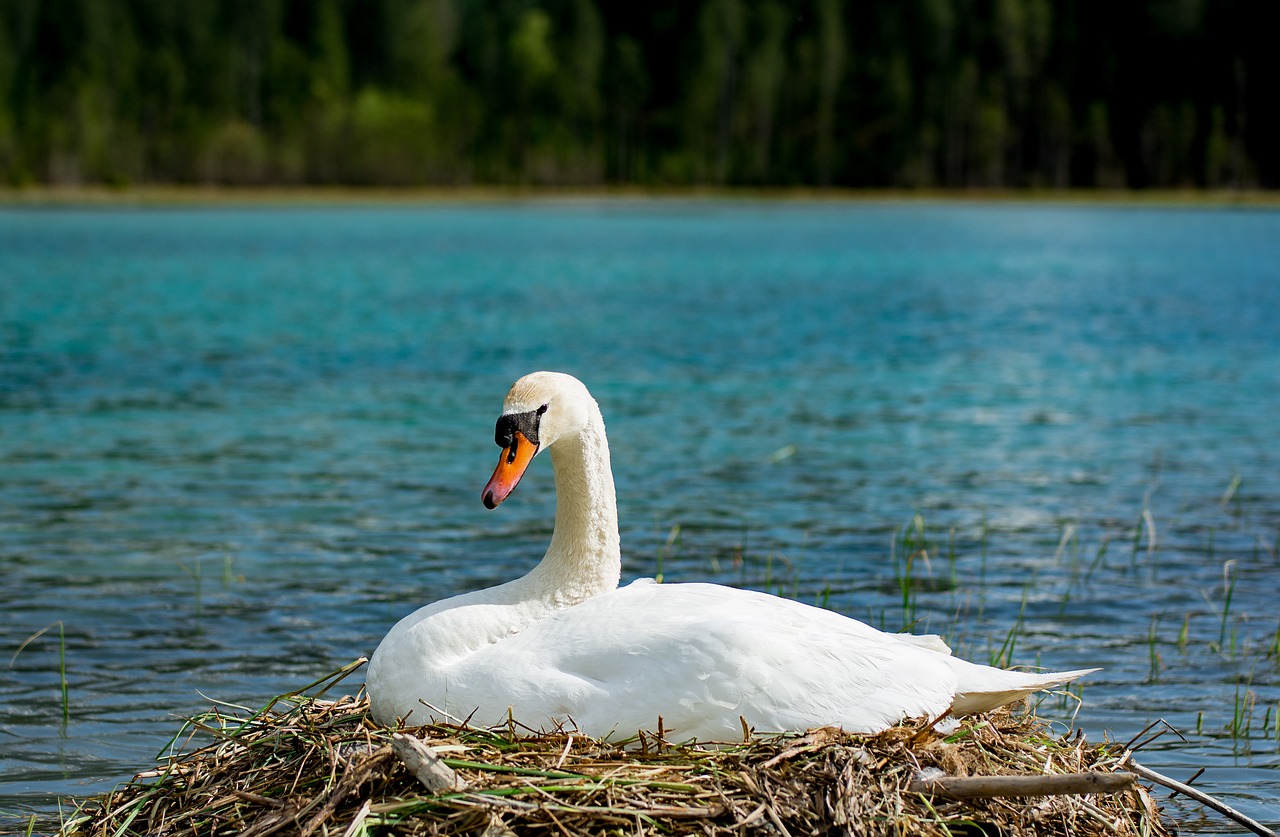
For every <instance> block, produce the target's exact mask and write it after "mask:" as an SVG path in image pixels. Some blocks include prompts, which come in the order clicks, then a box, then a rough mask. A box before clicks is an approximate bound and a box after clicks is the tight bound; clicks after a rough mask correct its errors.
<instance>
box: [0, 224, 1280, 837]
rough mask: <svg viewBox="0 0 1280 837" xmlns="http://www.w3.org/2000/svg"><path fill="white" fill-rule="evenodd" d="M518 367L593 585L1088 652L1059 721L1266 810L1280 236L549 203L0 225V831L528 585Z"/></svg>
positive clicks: (541, 511)
mask: <svg viewBox="0 0 1280 837" xmlns="http://www.w3.org/2000/svg"><path fill="white" fill-rule="evenodd" d="M539 368H551V369H560V370H564V371H568V372H572V373H574V374H576V375H578V376H579V377H580V378H582V379H583V380H584V381H585V382H586V383H587V384H588V386H590V387H591V389H592V391H593V393H594V394H595V395H596V397H597V399H598V400H599V401H600V403H601V406H602V409H603V411H604V414H605V419H606V423H607V424H608V428H609V432H610V441H611V444H612V447H613V452H614V458H613V461H614V468H615V472H616V475H617V482H618V491H619V504H620V510H621V515H622V535H623V549H624V570H623V572H624V576H625V577H627V578H630V577H636V576H642V575H653V574H654V573H656V572H659V571H661V572H662V573H663V574H664V576H665V578H666V579H668V580H693V579H697V580H715V581H720V582H723V583H732V584H742V585H747V586H752V587H757V588H763V589H770V590H774V591H776V592H779V593H782V594H784V595H790V596H796V597H799V598H801V599H803V600H806V601H811V602H820V603H825V604H826V605H827V606H829V607H832V608H834V609H837V610H839V611H841V612H844V613H848V614H850V615H853V616H856V617H859V618H862V619H864V620H867V621H870V622H872V623H873V624H876V625H878V626H883V627H885V628H886V629H890V630H896V629H898V628H900V627H902V626H903V625H904V624H912V625H913V626H914V630H917V631H921V632H923V631H931V632H938V633H943V634H944V635H946V637H947V638H948V640H949V641H950V642H952V643H953V645H954V646H955V647H956V648H957V650H958V651H959V652H960V653H962V654H964V655H965V656H968V657H970V658H972V659H977V660H981V661H984V662H985V661H988V660H990V659H991V658H992V657H995V656H999V655H1000V653H1001V650H1002V649H1003V650H1005V651H1006V652H1008V651H1010V649H1009V648H1008V647H1007V646H1008V645H1010V644H1011V645H1012V649H1011V651H1012V653H1011V657H1012V661H1013V662H1016V663H1024V664H1036V663H1039V664H1041V665H1044V666H1048V667H1053V668H1081V667H1086V666H1103V667H1105V670H1104V671H1103V672H1100V673H1099V674H1097V675H1094V676H1091V677H1090V678H1088V680H1087V681H1086V684H1085V686H1084V689H1083V693H1082V697H1083V705H1082V706H1081V707H1080V708H1079V712H1078V714H1076V715H1075V720H1074V723H1075V724H1077V725H1078V726H1081V727H1083V728H1084V729H1085V730H1086V731H1087V733H1088V734H1089V735H1090V736H1091V737H1094V738H1098V739H1100V738H1101V737H1102V736H1103V735H1110V736H1111V737H1113V738H1115V739H1118V740H1120V741H1126V740H1128V739H1129V738H1130V737H1132V736H1133V735H1135V734H1136V733H1138V732H1139V731H1140V730H1141V729H1143V727H1145V726H1146V725H1147V724H1148V723H1150V722H1152V721H1154V720H1156V719H1158V718H1164V719H1165V720H1167V721H1168V722H1169V724H1171V725H1173V726H1174V727H1176V728H1177V729H1178V730H1179V732H1180V733H1181V736H1182V738H1179V737H1177V736H1176V735H1174V734H1173V733H1169V734H1166V735H1165V736H1164V737H1162V738H1160V739H1159V740H1157V741H1156V742H1155V743H1153V744H1152V745H1150V746H1148V747H1146V748H1144V750H1143V754H1144V758H1145V761H1146V762H1147V763H1148V764H1149V766H1152V767H1154V768H1156V769H1161V768H1164V769H1166V770H1167V771H1168V772H1170V773H1171V774H1173V775H1174V776H1175V777H1177V778H1186V777H1187V776H1188V775H1189V774H1190V773H1192V772H1193V771H1194V769H1195V768H1196V767H1200V766H1204V767H1206V768H1207V772H1206V773H1205V775H1204V776H1203V777H1201V778H1200V779H1199V780H1197V782H1196V784H1197V785H1198V786H1200V787H1202V788H1204V789H1205V790H1206V791H1208V792H1210V793H1214V794H1216V795H1220V796H1221V797H1222V798H1223V799H1224V800H1226V801H1228V802H1230V803H1231V804H1233V805H1235V806H1237V807H1239V808H1240V809H1241V810H1243V811H1245V812H1246V813H1248V814H1250V815H1252V816H1254V817H1257V818H1259V819H1262V820H1264V821H1267V822H1269V823H1271V824H1272V825H1273V827H1274V826H1275V824H1276V823H1277V821H1280V802H1277V799H1280V732H1277V729H1276V725H1277V723H1278V721H1277V715H1278V714H1280V660H1278V656H1280V655H1278V653H1277V650H1276V648H1275V646H1276V644H1277V643H1278V642H1280V605H1278V604H1277V600H1278V598H1277V590H1278V588H1280V559H1278V558H1277V553H1276V544H1277V539H1278V536H1280V453H1278V452H1277V451H1278V448H1280V444H1278V443H1280V418H1277V417H1278V416H1280V212H1274V211H1237V210H1230V209H1184V208H1176V209H1148V208H1120V207H1105V208H1104V207H1092V206H1051V205H1022V204H1010V205H998V204H996V205H986V204H982V205H972V204H946V203H939V204H932V203H919V204H916V203H903V204H892V203H883V204H882V203H867V204H860V203H839V202H814V203H806V202H776V203H767V202H760V203H751V202H745V203H729V202H719V201H672V202H655V201H635V202H626V201H608V202H594V201H583V202H573V201H559V202H528V203H494V204H459V205H429V206H407V205H405V206H386V207H359V208H348V207H335V208H314V209H313V208H248V207H245V208H209V209H188V208H168V209H129V208H94V209H56V210H35V209H30V208H10V209H0V579H2V580H3V584H2V585H0V656H2V657H3V658H4V659H3V660H2V661H0V822H3V821H5V817H8V818H9V821H11V822H14V823H16V824H18V825H20V826H22V825H25V821H26V817H28V816H29V815H30V813H31V812H36V813H40V814H41V815H49V814H50V813H51V812H54V811H56V809H57V806H58V804H59V803H58V800H59V799H60V798H64V799H65V798H67V797H74V796H83V795H85V794H89V793H96V792H101V791H104V790H107V789H109V788H111V787H113V786H114V785H115V784H116V783H118V782H120V781H123V780H125V779H127V778H128V777H130V776H131V775H132V774H133V773H135V772H137V771H138V770H140V769H143V768H145V767H148V766H149V765H150V764H151V763H152V759H153V758H154V757H155V755H156V754H157V752H159V751H160V750H161V749H162V748H163V747H164V746H165V744H166V742H168V740H169V738H170V737H171V736H172V735H173V734H174V733H175V732H177V730H178V727H179V725H180V723H181V721H180V719H181V718H182V717H183V716H185V715H188V714H191V713H194V712H196V711H199V710H200V709H201V708H203V707H204V706H206V705H207V700H206V697H205V696H208V697H210V698H216V699H219V700H226V701H230V702H233V703H239V704H244V705H247V706H258V705H261V704H262V703H263V702H265V701H266V699H268V698H269V697H270V696H272V695H275V694H278V693H281V692H284V691H288V690H290V689H293V688H296V687H298V686H301V685H303V684H305V683H308V682H311V681H312V680H314V679H317V678H318V677H320V676H322V675H324V674H325V673H327V672H329V671H331V670H333V669H336V668H338V667H339V666H340V665H342V664H345V663H346V662H348V661H350V660H352V659H354V658H355V657H357V656H358V655H361V654H367V653H369V652H371V651H372V649H373V648H374V646H375V645H376V644H377V641H378V639H379V638H380V637H381V635H382V634H383V633H384V632H385V630H386V629H387V628H388V627H389V626H390V625H391V624H392V623H393V622H394V621H395V620H396V619H398V618H399V617H400V616H402V615H403V614H404V613H406V612H408V611H409V610H411V609H413V608H414V607H416V606H418V605H419V604H422V603H425V602H427V601H430V600H434V599H436V598H440V597H443V596H447V595H450V594H453V593H457V592H460V591H463V590H468V589H473V588H475V587H478V586H483V585H488V584H492V583H495V582H498V581H501V580H505V579H507V578H510V577H512V576H514V575H516V574H519V573H522V572H524V571H525V570H526V569H527V568H528V567H529V566H531V564H532V562H533V561H534V560H536V558H537V557H538V556H540V555H541V551H542V549H543V548H544V545H545V541H546V539H547V537H548V535H549V531H550V525H551V516H552V512H553V508H554V497H553V496H552V491H551V477H550V469H549V464H548V463H538V464H535V467H534V469H533V473H532V474H531V475H530V476H529V477H527V478H526V480H525V481H524V482H523V483H522V484H521V486H520V489H519V491H518V492H517V493H516V495H515V496H514V497H513V499H512V500H511V501H510V502H508V503H506V504H504V505H503V506H502V507H501V509H500V510H498V511H495V512H488V511H486V510H485V509H484V508H483V507H482V505H481V504H480V501H479V492H480V488H481V486H482V485H483V484H484V482H485V480H486V479H487V477H488V475H489V472H490V471H491V470H492V467H493V464H494V462H495V461H496V458H495V457H496V455H497V449H496V448H495V447H494V446H493V443H492V429H493V422H494V420H495V418H496V417H497V414H498V411H499V409H500V406H501V401H502V396H503V395H504V394H505V392H506V390H507V388H508V386H509V385H510V383H511V382H512V381H513V380H514V379H515V378H516V377H518V376H519V375H521V374H523V373H525V372H528V371H532V370H534V369H539ZM1144 512H1145V513H1144ZM921 548H924V550H925V552H926V553H927V555H928V557H927V559H926V558H925V557H924V554H922V553H921V552H920V549H921ZM909 555H910V556H912V560H911V566H910V573H909V575H908V572H907V562H906V558H907V556H909ZM904 579H906V581H905V586H906V587H907V588H908V590H909V592H910V595H909V597H908V598H909V599H910V601H909V602H908V603H907V604H906V605H905V606H904V601H903V600H904V596H903V593H902V589H903V586H904ZM56 623H61V626H62V630H63V635H64V637H65V666H66V675H67V680H68V695H69V707H68V710H69V720H68V722H67V723H65V724H64V723H63V713H62V705H61V698H60V690H59V640H58V631H59V628H58V627H57V624H56ZM51 625H53V626H54V627H53V628H51V630H49V631H48V632H46V633H45V634H43V635H41V636H39V637H37V638H35V639H33V640H31V641H30V642H29V643H27V644H26V645H25V647H23V643H24V641H25V640H27V639H28V638H29V637H31V636H32V635H33V634H35V633H36V632H38V631H40V630H41V629H43V628H46V627H47V626H51ZM1184 625H1185V631H1184ZM19 648H21V652H20V653H18V654H17V656H16V658H15V659H14V660H13V662H12V665H11V666H10V665H7V663H8V662H9V658H10V657H11V656H13V655H14V653H15V652H17V651H18V650H19ZM356 682H358V679H357V681H356ZM353 688H354V685H353ZM1073 709H1074V704H1073V702H1072V701H1070V700H1067V699H1062V698H1058V697H1051V698H1049V699H1048V700H1046V701H1045V703H1044V704H1042V706H1041V708H1040V711H1041V714H1044V715H1048V716H1049V717H1053V718H1059V719H1061V721H1062V722H1063V724H1064V725H1065V724H1069V723H1071V722H1072V721H1071V717H1072V712H1073ZM1237 714H1239V715H1240V718H1241V725H1240V728H1239V729H1237V730H1236V731H1235V732H1234V733H1233V732H1232V730H1231V729H1230V728H1229V725H1230V724H1231V723H1232V721H1233V718H1235V716H1236V715H1237ZM1246 720H1247V729H1245V728H1244V727H1245V721H1246ZM1161 796H1163V794H1162V795H1161ZM63 804H64V806H65V803H63ZM1170 810H1171V811H1172V812H1173V813H1175V814H1176V815H1178V816H1179V817H1180V818H1182V820H1183V824H1184V825H1185V826H1186V827H1188V828H1191V829H1193V830H1198V831H1223V832H1237V831H1239V829H1238V828H1236V827H1234V826H1230V825H1229V824H1227V823H1225V822H1224V821H1222V820H1220V819H1217V818H1216V817H1215V816H1214V815H1206V814H1204V813H1203V812H1202V811H1201V810H1200V809H1199V808H1198V807H1196V806H1194V805H1192V804H1190V803H1187V802H1185V801H1176V802H1174V803H1173V804H1172V805H1171V806H1170ZM0 830H2V829H0Z"/></svg>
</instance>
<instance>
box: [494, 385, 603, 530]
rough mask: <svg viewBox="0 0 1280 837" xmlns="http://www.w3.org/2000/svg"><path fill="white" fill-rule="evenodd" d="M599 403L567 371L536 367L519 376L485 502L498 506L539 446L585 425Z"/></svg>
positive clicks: (505, 408) (497, 437)
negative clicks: (535, 369)
mask: <svg viewBox="0 0 1280 837" xmlns="http://www.w3.org/2000/svg"><path fill="white" fill-rule="evenodd" d="M594 404H595V401H594V400H593V399H592V398H591V393H589V392H587V388H586V387H585V386H583V384H582V382H581V381H579V380H578V379H577V378H575V377H573V376H572V375H566V374H564V373H563V372H533V373H531V374H528V375H525V376H524V377H523V378H521V379H520V380H518V381H516V382H515V384H514V385H513V386H512V387H511V391H510V392H508V393H507V398H506V400H505V401H504V402H503V404H502V415H501V416H500V417H499V418H498V426H497V428H496V429H495V431H494V441H496V442H497V443H498V447H500V448H502V456H501V457H500V458H499V459H498V467H497V468H496V469H495V470H494V472H493V476H492V477H490V478H489V482H488V483H487V484H486V485H485V487H484V491H483V492H481V495H480V497H481V499H482V500H484V504H485V506H486V507H488V508H491V509H495V508H497V507H498V504H499V503H501V502H502V501H503V500H505V499H507V497H508V496H509V495H510V494H511V492H512V491H514V490H515V487H516V484H517V483H519V482H520V478H521V477H522V476H524V472H525V469H526V468H528V467H529V463H530V462H532V461H533V457H534V456H535V455H537V453H538V451H540V450H542V449H543V448H547V447H550V446H551V445H553V444H555V441H556V440H557V439H562V438H565V437H567V436H573V435H575V434H577V433H578V432H579V431H581V430H582V428H583V427H585V426H586V424H587V422H588V421H589V420H590V417H591V407H592V406H593V405H594Z"/></svg>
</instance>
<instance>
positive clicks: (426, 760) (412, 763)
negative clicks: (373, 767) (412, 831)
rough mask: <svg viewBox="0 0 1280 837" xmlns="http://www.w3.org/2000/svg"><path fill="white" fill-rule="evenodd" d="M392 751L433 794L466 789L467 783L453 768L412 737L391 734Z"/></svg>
mask: <svg viewBox="0 0 1280 837" xmlns="http://www.w3.org/2000/svg"><path fill="white" fill-rule="evenodd" d="M391 749H392V750H394V751H395V754H396V756H397V757H398V758H399V759H400V761H402V762H404V766H405V767H407V768H409V772H410V773H412V774H413V775H414V776H415V777H416V778H417V779H418V781H419V782H421V783H422V784H423V786H424V787H425V788H426V789H427V790H428V791H430V792H431V793H441V792H442V791H460V790H463V789H464V788H466V786H467V783H466V781H465V780H464V779H463V778H462V777H461V776H459V775H458V774H457V773H455V772H454V770H453V768H451V767H449V765H447V764H445V763H444V762H443V761H441V760H440V757H439V756H437V755H436V751H435V750H433V749H431V748H430V747H428V746H427V745H426V744H424V743H422V742H421V741H419V740H418V739H416V738H414V737H413V736H411V735H404V734H402V733H399V732H395V733H392V734H391Z"/></svg>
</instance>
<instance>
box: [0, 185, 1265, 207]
mask: <svg viewBox="0 0 1280 837" xmlns="http://www.w3.org/2000/svg"><path fill="white" fill-rule="evenodd" d="M572 201H602V202H619V203H622V202H629V201H634V202H649V201H653V202H663V201H708V202H733V201H761V202H773V203H789V202H793V203H802V202H803V203H833V204H834V203H850V204H901V203H908V204H910V203H922V204H923V203H948V204H973V205H988V204H1001V203H1005V204H1028V205H1055V204H1058V205H1066V206H1114V207H1152V208H1162V207H1167V208H1229V209H1231V208H1249V209H1277V208H1280V190H1277V191H1266V190H1231V191H1223V190H1196V189H1185V190H1150V191H1147V190H1122V189H1116V190H1111V189H1065V190H1055V189H1022V190H1018V189H990V190H988V189H965V190H947V189H921V190H908V189H819V188H810V187H803V188H801V187H797V188H757V187H678V188H677V187H672V188H642V187H630V186H625V187H624V186H616V187H609V186H601V187H561V186H465V187H403V188H394V187H381V186H367V187H366V186H249V187H239V186H236V187H231V186H201V185H174V184H156V185H146V186H134V187H123V188H117V187H109V186H72V187H65V186H44V185H41V186H30V187H3V188H0V208H23V207H73V206H137V207H159V206H196V207H198V206H235V205H245V204H254V205H263V206H269V205H275V206H290V207H296V206H320V207H325V206H343V205H349V206H378V205H391V206H407V205H446V204H460V203H462V204H485V203H508V202H572Z"/></svg>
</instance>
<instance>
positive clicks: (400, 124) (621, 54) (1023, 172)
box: [0, 0, 1280, 189]
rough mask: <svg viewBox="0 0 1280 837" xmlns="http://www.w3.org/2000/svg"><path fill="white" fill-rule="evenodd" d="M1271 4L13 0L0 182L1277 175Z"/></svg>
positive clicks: (1211, 185)
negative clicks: (1268, 16)
mask: <svg viewBox="0 0 1280 837" xmlns="http://www.w3.org/2000/svg"><path fill="white" fill-rule="evenodd" d="M1267 8H1268V7H1267V6H1264V5H1263V4H1262V2H1260V0H1238V2H1229V3H1228V2H1219V3H1202V2H1195V1H1194V0H1190V1H1188V0H1183V1H1182V2H1168V0H1145V2H1139V3H1133V4H1127V5H1124V6H1123V7H1112V6H1107V5H1105V4H1104V5H1099V4H1086V3H1075V2H1069V3H1052V2H1050V0H909V2H903V3H892V4H853V3H840V2H837V0H801V2H799V3H783V2H781V0H699V2H690V3H677V2H669V0H660V1H659V2H656V3H646V4H606V3H598V2H595V0H498V2H490V3H461V2H458V0H361V2H356V0H253V1H252V2H245V1H244V0H192V1H191V2H184V3H167V2H162V0H9V2H6V3H4V4H0V184H9V185H11V186H26V185H31V184H50V185H84V184H102V185H107V186H120V185H138V184H155V183H176V184H226V185H255V186H263V185H283V186H290V185H354V186H396V187H402V186H417V187H423V186H450V187H455V186H472V187H474V186H483V185H496V186H513V185H514V186H529V185H553V186H575V187H581V186H587V187H599V186H607V185H633V186H644V187H690V186H764V187H785V188H793V187H805V186H808V187H829V186H834V187H857V188H876V189H885V188H901V189H972V188H981V189H1023V188H1038V189H1058V188H1065V187H1072V188H1086V189H1117V188H1132V187H1141V188H1173V189H1182V188H1200V189H1204V188H1208V189H1221V188H1228V189H1235V188H1245V189H1255V188H1268V187H1273V186H1276V185H1277V184H1278V183H1280V111H1278V110H1277V109H1276V108H1275V107H1274V106H1273V103H1272V102H1271V101H1270V97H1271V96H1272V95H1273V91H1274V90H1275V89H1277V82H1278V81H1280V52H1278V51H1277V50H1275V49H1274V48H1272V47H1271V45H1270V44H1269V40H1270V35H1269V29H1268V27H1266V26H1265V25H1262V21H1263V20H1264V19H1265V17H1266V15H1265V12H1266V11H1267Z"/></svg>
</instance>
